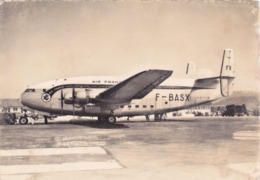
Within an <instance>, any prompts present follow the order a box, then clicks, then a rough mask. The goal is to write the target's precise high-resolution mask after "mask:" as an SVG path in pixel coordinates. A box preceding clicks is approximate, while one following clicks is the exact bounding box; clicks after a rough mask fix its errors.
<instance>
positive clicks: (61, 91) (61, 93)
mask: <svg viewBox="0 0 260 180" xmlns="http://www.w3.org/2000/svg"><path fill="white" fill-rule="evenodd" d="M63 100H64V96H63V89H61V90H60V106H61V114H62V115H63V103H64V102H63Z"/></svg>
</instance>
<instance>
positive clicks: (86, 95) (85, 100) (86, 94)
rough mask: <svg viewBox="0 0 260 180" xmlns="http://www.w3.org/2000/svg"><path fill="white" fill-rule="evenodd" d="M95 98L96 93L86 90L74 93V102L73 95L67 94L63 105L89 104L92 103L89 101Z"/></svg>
mask: <svg viewBox="0 0 260 180" xmlns="http://www.w3.org/2000/svg"><path fill="white" fill-rule="evenodd" d="M96 96H97V93H94V92H93V91H92V90H88V89H86V90H85V91H75V93H74V100H73V93H67V94H65V95H64V103H65V104H73V103H78V104H89V103H92V102H91V100H92V99H94V98H95V97H96Z"/></svg>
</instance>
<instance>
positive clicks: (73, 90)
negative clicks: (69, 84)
mask: <svg viewBox="0 0 260 180" xmlns="http://www.w3.org/2000/svg"><path fill="white" fill-rule="evenodd" d="M75 98H76V95H75V88H74V87H73V88H72V106H73V107H72V108H73V116H74V115H75Z"/></svg>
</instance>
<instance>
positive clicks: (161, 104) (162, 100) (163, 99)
mask: <svg viewBox="0 0 260 180" xmlns="http://www.w3.org/2000/svg"><path fill="white" fill-rule="evenodd" d="M168 103H169V102H168V98H167V96H160V97H157V99H156V101H155V108H156V109H163V108H166V107H167V105H168Z"/></svg>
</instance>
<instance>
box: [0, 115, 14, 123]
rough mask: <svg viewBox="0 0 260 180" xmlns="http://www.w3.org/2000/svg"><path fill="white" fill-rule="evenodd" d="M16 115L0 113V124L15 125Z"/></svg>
mask: <svg viewBox="0 0 260 180" xmlns="http://www.w3.org/2000/svg"><path fill="white" fill-rule="evenodd" d="M15 122H16V114H15V113H1V114H0V124H4V125H5V124H15Z"/></svg>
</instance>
